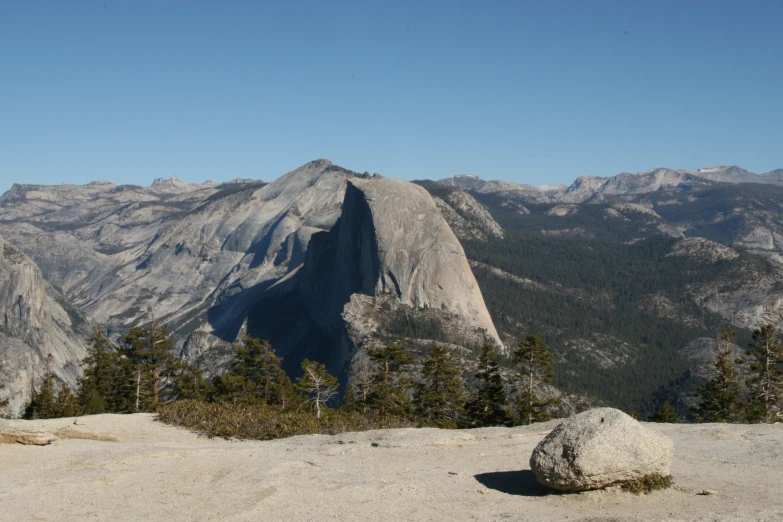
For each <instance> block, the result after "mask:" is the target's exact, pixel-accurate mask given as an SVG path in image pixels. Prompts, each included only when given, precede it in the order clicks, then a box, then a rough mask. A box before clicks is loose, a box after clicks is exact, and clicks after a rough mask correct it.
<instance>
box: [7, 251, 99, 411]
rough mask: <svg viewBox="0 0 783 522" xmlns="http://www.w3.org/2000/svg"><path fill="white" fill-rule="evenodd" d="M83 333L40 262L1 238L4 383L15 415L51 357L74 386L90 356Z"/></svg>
mask: <svg viewBox="0 0 783 522" xmlns="http://www.w3.org/2000/svg"><path fill="white" fill-rule="evenodd" d="M83 328H84V325H83V318H82V317H80V315H79V313H78V312H76V311H75V310H73V309H72V308H71V307H69V306H68V305H67V304H66V303H65V302H64V299H63V298H62V296H60V295H59V293H58V292H56V291H55V290H54V289H53V288H51V286H49V285H48V284H47V282H46V281H45V279H44V277H43V275H42V274H41V271H40V270H39V269H38V267H37V266H36V265H35V263H33V261H32V260H31V259H30V258H29V257H27V256H26V255H25V254H24V253H22V252H21V251H19V250H17V249H16V248H14V247H13V246H12V245H10V244H9V243H8V242H7V241H5V240H4V239H3V238H2V237H0V382H4V383H5V385H6V388H5V389H4V390H3V391H4V392H5V394H6V396H7V397H8V398H9V400H10V404H9V409H10V411H11V412H12V413H16V412H18V411H19V410H20V409H21V407H22V405H23V404H24V403H25V402H26V401H27V400H28V398H29V394H30V388H31V385H33V384H37V382H35V381H36V379H37V378H38V377H40V376H42V375H43V373H44V372H46V370H47V366H46V357H47V356H48V355H50V354H51V356H52V369H53V370H54V372H55V373H56V374H57V376H58V377H59V378H60V379H62V380H63V381H65V382H66V383H68V384H69V385H71V386H75V384H76V377H77V375H78V373H79V366H78V363H79V361H80V360H81V359H82V358H83V357H84V355H85V352H86V347H85V343H84V341H83V337H82V336H83V335H84V334H85V333H86V332H84V329H83Z"/></svg>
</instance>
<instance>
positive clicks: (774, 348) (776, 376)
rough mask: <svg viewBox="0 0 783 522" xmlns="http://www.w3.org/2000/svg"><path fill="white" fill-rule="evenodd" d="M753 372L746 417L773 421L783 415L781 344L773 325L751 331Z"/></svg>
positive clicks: (749, 352) (750, 354)
mask: <svg viewBox="0 0 783 522" xmlns="http://www.w3.org/2000/svg"><path fill="white" fill-rule="evenodd" d="M748 355H749V356H750V357H751V359H752V360H751V370H752V371H753V372H754V374H753V376H752V377H751V378H750V379H749V380H748V387H749V388H750V391H751V397H750V401H749V403H748V405H747V412H746V418H747V420H749V421H751V422H769V423H772V422H775V421H776V420H780V419H781V417H783V414H782V412H781V407H782V406H783V372H781V370H780V367H779V364H780V363H781V362H783V344H781V342H780V340H779V339H778V334H777V332H776V331H775V327H773V326H772V325H770V324H767V325H764V326H762V327H761V328H759V329H758V330H755V331H754V332H753V342H752V343H751V344H750V345H748Z"/></svg>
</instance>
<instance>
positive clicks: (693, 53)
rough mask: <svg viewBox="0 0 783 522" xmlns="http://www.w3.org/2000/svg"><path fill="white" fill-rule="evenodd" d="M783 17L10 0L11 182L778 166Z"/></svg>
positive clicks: (3, 131)
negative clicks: (322, 166)
mask: <svg viewBox="0 0 783 522" xmlns="http://www.w3.org/2000/svg"><path fill="white" fill-rule="evenodd" d="M781 23H783V2H781V1H769V2H752V1H732V2H717V1H698V0H678V1H673V2H666V1H661V0H655V1H652V0H651V1H648V2H641V1H631V0H622V1H615V2H593V1H590V2H588V1H573V2H565V1H555V0H551V1H543V0H541V1H529V2H512V1H508V0H505V1H497V2H490V1H482V2H467V1H465V2H457V1H455V2H436V1H417V2H400V1H394V2H377V1H370V0H365V1H361V2H359V1H357V2H325V1H322V2H288V1H286V2H283V1H282V0H281V1H279V2H272V1H264V2H262V1H254V2H251V1H243V2H239V1H234V2H231V1H213V2H198V1H187V2H186V1H164V0H157V1H141V0H135V1H116V0H97V1H89V2H85V1H77V0H73V1H57V2H39V1H35V0H19V1H9V0H6V1H3V2H1V3H0V192H4V191H5V190H7V189H8V188H9V187H10V186H11V184H12V183H13V182H23V183H59V182H61V181H67V182H69V183H86V182H88V181H90V180H94V179H108V180H111V181H114V182H117V183H138V184H148V183H150V182H151V181H152V180H153V178H155V177H158V176H165V177H168V176H171V175H172V174H175V175H177V176H179V177H180V178H181V179H183V180H186V181H203V180H205V179H207V178H210V179H212V180H214V181H220V180H227V179H231V178H235V177H252V178H261V179H266V180H270V179H273V178H276V177H278V176H280V175H281V174H283V173H285V172H287V171H289V170H291V169H293V168H295V167H297V166H299V165H301V164H303V163H306V162H307V161H310V160H313V159H316V158H321V157H324V158H328V159H331V160H332V161H334V162H335V163H337V164H338V165H342V166H344V167H346V168H350V169H353V170H358V171H364V170H369V171H371V172H380V173H383V174H384V175H387V176H394V177H401V178H407V179H415V178H441V177H446V176H452V175H454V174H459V173H473V174H477V175H480V176H482V177H484V178H487V179H506V180H511V181H517V182H523V183H533V184H543V183H551V182H567V183H570V182H571V181H572V180H573V179H574V178H575V177H577V176H579V175H585V174H592V175H613V174H616V173H618V172H620V171H631V172H637V171H640V170H646V169H648V168H652V167H657V166H667V167H672V168H698V167H702V166H712V165H719V164H737V165H740V166H742V167H745V168H747V169H750V170H753V171H755V172H759V173H761V172H766V171H768V170H772V169H774V168H781V167H783V38H782V37H781V32H780V31H781Z"/></svg>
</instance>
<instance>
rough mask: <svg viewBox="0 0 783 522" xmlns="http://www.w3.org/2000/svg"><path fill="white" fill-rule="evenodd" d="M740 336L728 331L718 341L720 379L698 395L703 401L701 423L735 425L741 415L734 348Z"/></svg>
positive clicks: (698, 409)
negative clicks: (729, 423)
mask: <svg viewBox="0 0 783 522" xmlns="http://www.w3.org/2000/svg"><path fill="white" fill-rule="evenodd" d="M736 338H737V336H736V334H735V333H734V330H732V329H731V328H726V329H724V330H723V331H721V332H720V334H719V335H718V339H717V341H716V350H717V359H716V361H715V371H716V376H715V377H714V378H713V379H711V380H710V381H709V382H707V383H706V384H705V385H704V386H702V387H701V388H700V389H699V390H698V391H697V392H696V393H697V395H698V397H699V399H700V401H699V405H698V406H697V407H696V408H694V410H693V411H694V413H695V414H696V421H697V422H734V421H736V420H738V419H739V415H740V389H739V385H738V384H737V377H736V376H737V372H736V370H735V368H734V356H733V352H732V350H731V344H732V343H733V342H734V341H735V340H736Z"/></svg>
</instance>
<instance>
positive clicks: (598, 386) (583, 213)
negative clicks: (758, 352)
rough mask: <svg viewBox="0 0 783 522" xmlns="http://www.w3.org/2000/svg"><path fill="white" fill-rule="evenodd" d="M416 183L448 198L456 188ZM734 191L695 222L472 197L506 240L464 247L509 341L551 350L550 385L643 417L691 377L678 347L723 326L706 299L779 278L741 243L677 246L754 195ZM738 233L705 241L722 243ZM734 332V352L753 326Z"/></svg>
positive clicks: (648, 210)
mask: <svg viewBox="0 0 783 522" xmlns="http://www.w3.org/2000/svg"><path fill="white" fill-rule="evenodd" d="M422 185H424V186H425V187H427V188H428V190H430V192H431V193H432V194H433V196H438V197H441V198H445V199H448V198H447V194H448V192H449V191H452V190H455V189H453V188H451V187H442V186H438V185H435V184H431V183H426V182H424V183H422ZM741 187H743V189H742V190H740V191H736V190H735V191H734V192H730V191H725V192H721V193H720V194H719V195H720V196H721V198H723V199H721V200H720V202H719V203H716V202H715V200H716V198H717V197H716V195H715V194H712V196H711V197H712V199H713V204H712V207H710V204H709V203H708V201H703V200H701V199H699V200H698V201H699V207H698V209H697V210H698V211H693V213H691V214H689V211H688V210H687V209H688V208H689V207H688V206H687V205H684V204H683V205H676V204H669V205H661V206H660V207H662V208H665V209H666V211H667V213H666V214H665V215H666V217H667V218H668V219H664V218H663V216H662V214H664V212H663V211H662V210H659V207H658V206H655V207H653V205H652V204H651V203H650V202H648V201H642V202H640V203H619V204H618V203H616V202H615V203H610V202H606V203H597V204H579V205H573V204H571V205H564V204H536V203H532V202H526V201H519V200H518V199H514V198H508V197H504V196H502V195H498V194H480V193H475V192H474V193H472V196H473V197H475V198H476V200H478V201H479V202H480V203H482V204H483V205H484V206H485V207H486V208H487V209H488V210H489V211H490V213H491V215H492V217H493V218H494V220H495V221H496V222H497V223H498V224H499V225H500V226H501V227H502V229H503V237H502V238H498V237H492V236H487V237H486V238H481V239H476V237H475V235H469V234H463V237H461V238H460V239H461V241H462V243H463V246H464V247H465V252H466V254H467V256H468V259H469V260H470V262H471V265H472V268H473V271H474V274H475V276H476V279H477V280H478V282H479V285H480V286H481V290H482V294H483V296H484V299H485V301H486V304H487V307H488V309H489V311H490V313H491V314H492V317H493V320H494V321H495V324H496V326H497V328H498V331H499V332H500V333H501V336H502V337H504V340H505V341H507V342H514V340H518V339H521V338H522V337H524V336H525V335H527V334H530V333H539V334H540V335H541V336H542V337H543V338H544V340H545V341H546V342H547V343H548V344H549V346H550V347H551V348H552V350H553V352H554V353H555V354H556V357H555V368H556V372H555V374H556V376H555V380H554V384H555V385H556V386H558V387H560V388H561V389H563V390H564V391H567V392H569V393H577V394H586V395H588V396H591V397H594V398H595V399H597V400H599V401H603V402H606V403H607V404H610V405H615V406H619V407H621V408H623V409H626V410H636V411H639V412H640V413H641V414H643V415H646V414H648V413H650V412H651V411H652V410H653V409H655V408H656V407H657V406H658V403H657V402H658V401H659V400H660V397H662V396H663V395H662V394H661V393H660V389H661V388H662V387H667V386H669V385H670V384H672V382H673V381H678V382H683V381H687V379H688V377H687V376H688V375H689V371H690V370H691V369H692V366H693V362H692V361H691V360H690V359H689V358H688V357H687V356H685V355H683V354H682V353H681V349H682V348H683V346H685V345H686V344H687V343H689V342H691V341H693V340H694V339H697V338H704V337H715V335H716V334H717V332H719V331H720V330H721V328H723V327H724V326H726V325H727V324H728V323H729V322H730V319H727V318H726V317H725V314H724V315H720V314H718V313H716V312H714V311H711V310H710V307H709V306H706V305H705V302H706V300H707V298H705V295H711V296H712V295H731V294H732V293H736V292H738V291H740V290H746V289H747V287H748V286H752V285H753V284H755V282H756V281H763V280H766V279H770V280H774V279H776V278H777V273H778V267H777V266H775V264H774V263H773V262H771V261H770V260H768V259H766V258H764V257H762V256H759V255H755V254H754V253H751V252H748V251H745V250H744V249H743V248H741V247H739V246H738V247H737V248H735V249H731V248H727V247H722V246H721V245H718V244H716V243H712V242H709V241H704V240H701V241H702V242H701V243H698V242H697V243H696V245H697V246H699V247H700V248H702V249H703V250H698V249H697V248H696V247H695V246H694V245H693V244H692V241H693V240H690V239H686V240H683V239H682V237H683V235H684V234H683V233H682V232H681V230H688V229H689V228H690V227H693V228H694V229H695V231H697V232H708V231H709V230H707V228H708V227H706V226H705V225H701V226H699V225H697V224H696V223H694V220H696V218H697V217H699V216H701V219H705V215H706V213H708V212H709V211H711V212H712V213H713V214H714V213H717V212H721V211H724V212H725V208H726V206H727V205H729V204H731V203H733V201H726V200H731V199H733V200H736V199H738V198H739V197H740V196H738V194H739V195H744V196H745V197H747V195H748V194H753V193H754V192H756V187H750V188H744V186H741ZM731 188H733V189H736V188H737V186H733V187H731ZM764 188H765V189H769V188H770V187H764ZM773 190H777V188H776V187H773ZM730 194H733V195H732V196H730ZM669 197H670V199H671V194H669ZM681 197H682V198H683V199H684V198H686V197H688V196H681ZM690 197H691V198H693V196H692V195H691V196H690ZM649 199H658V200H661V199H663V195H661V194H657V195H656V197H655V198H652V197H650V198H649ZM772 199H773V198H772V197H771V196H770V197H767V198H766V200H763V204H764V205H766V206H768V205H769V204H770V200H772ZM759 204H762V203H759ZM653 208H655V209H654V210H653ZM721 209H722V210H721ZM463 217H465V218H466V219H469V216H463ZM743 219H748V218H747V217H745V218H743ZM672 223H676V225H678V227H679V228H678V227H677V226H674V225H673V224H672ZM737 233H738V232H737V230H734V231H733V232H731V233H726V234H724V235H721V234H720V233H718V232H712V233H710V234H706V233H705V234H704V235H705V236H710V237H712V238H713V239H715V240H720V239H724V240H725V238H726V237H728V236H729V235H732V237H736V235H737ZM687 235H691V234H690V233H688V234H687ZM693 235H696V234H693ZM737 330H738V337H739V339H738V344H740V345H745V344H747V342H748V341H749V340H750V329H748V328H738V329H737Z"/></svg>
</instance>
